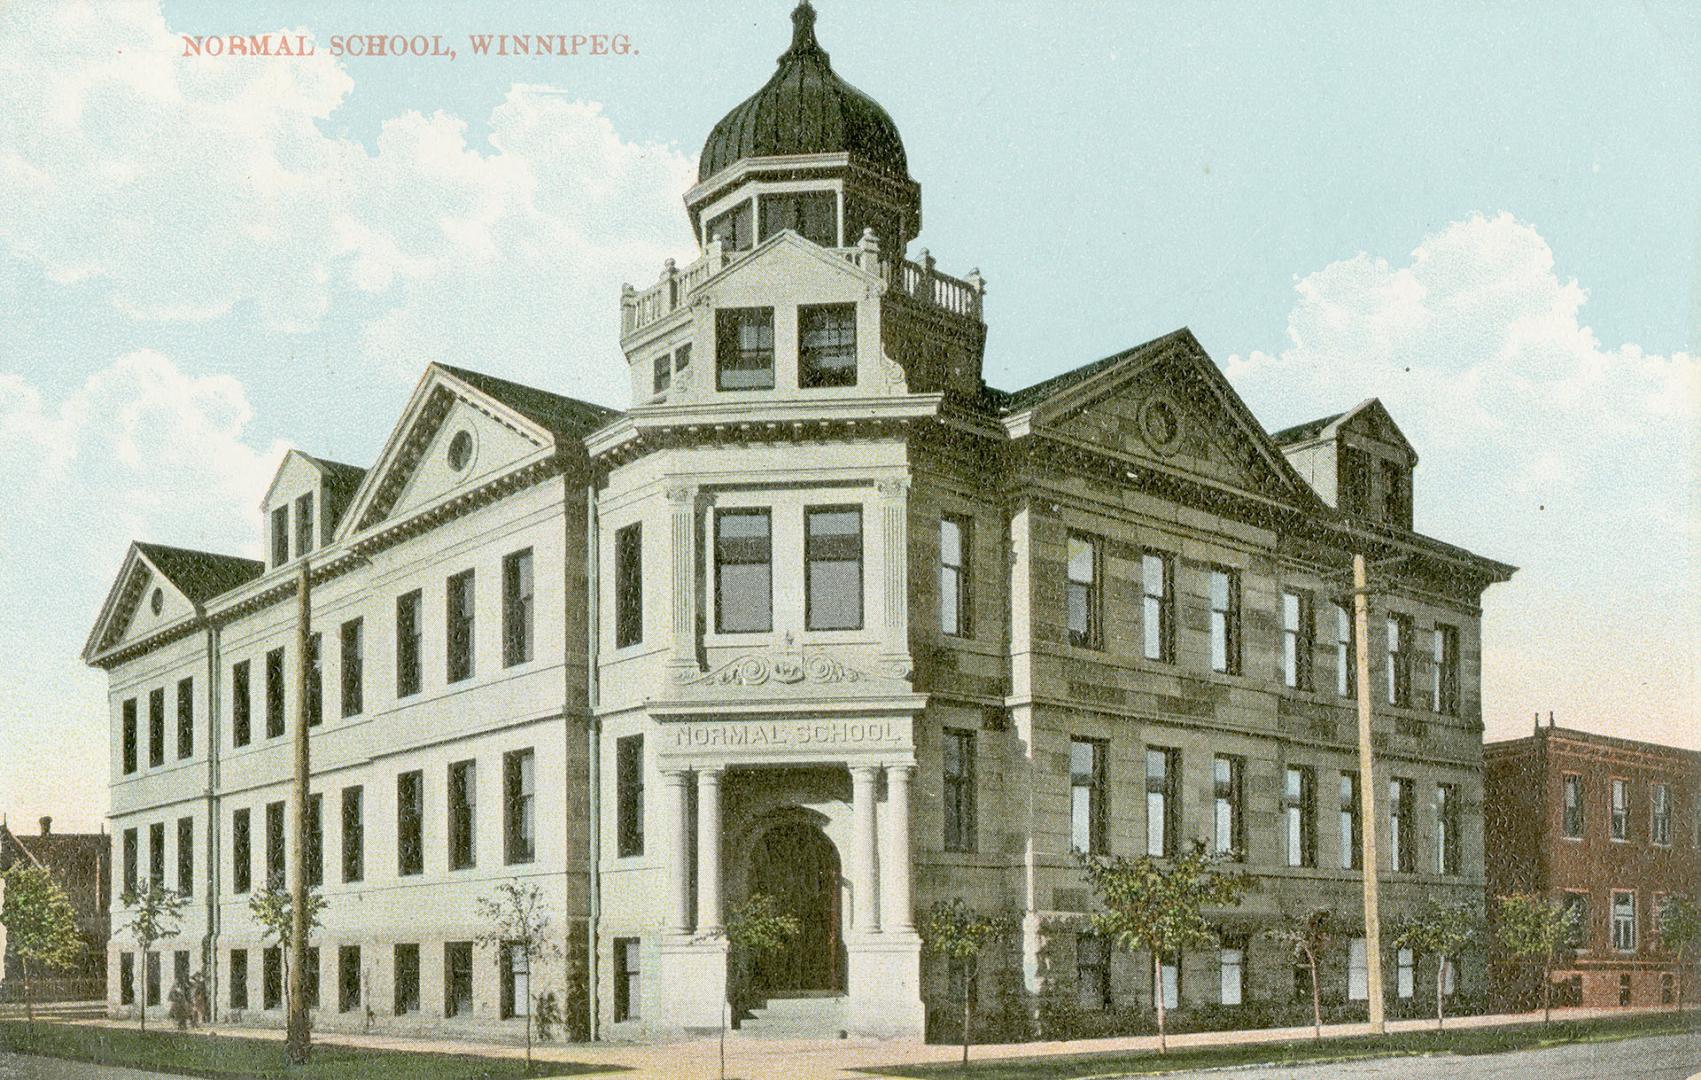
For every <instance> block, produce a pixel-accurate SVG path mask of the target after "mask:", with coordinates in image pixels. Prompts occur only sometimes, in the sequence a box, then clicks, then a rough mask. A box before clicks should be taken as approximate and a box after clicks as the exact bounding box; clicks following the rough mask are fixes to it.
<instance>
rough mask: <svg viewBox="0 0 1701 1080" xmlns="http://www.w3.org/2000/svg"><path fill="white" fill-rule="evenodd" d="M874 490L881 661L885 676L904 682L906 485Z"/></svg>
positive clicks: (906, 662) (907, 609) (896, 482)
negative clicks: (880, 571) (880, 570)
mask: <svg viewBox="0 0 1701 1080" xmlns="http://www.w3.org/2000/svg"><path fill="white" fill-rule="evenodd" d="M876 490H878V491H879V492H880V519H881V540H882V545H883V546H882V556H883V561H884V563H885V567H886V580H885V588H884V589H883V590H882V592H883V594H884V597H883V599H884V603H885V608H886V613H885V622H884V624H883V626H882V632H881V661H882V667H884V668H885V669H886V670H885V673H886V674H888V675H892V676H894V677H897V678H906V679H907V678H908V677H909V675H910V631H909V614H910V584H909V578H910V574H909V531H910V528H909V505H910V503H909V492H910V485H909V481H907V480H882V481H881V482H880V483H879V484H878V485H876Z"/></svg>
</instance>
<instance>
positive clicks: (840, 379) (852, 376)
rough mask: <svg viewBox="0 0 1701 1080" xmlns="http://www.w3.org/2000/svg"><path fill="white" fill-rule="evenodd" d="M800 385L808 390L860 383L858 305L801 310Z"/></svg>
mask: <svg viewBox="0 0 1701 1080" xmlns="http://www.w3.org/2000/svg"><path fill="white" fill-rule="evenodd" d="M797 335H798V356H797V384H798V385H799V386H801V387H803V388H804V389H806V390H809V389H815V388H817V387H823V386H855V385H856V305H855V304H823V305H819V306H816V307H803V308H799V309H798V311H797Z"/></svg>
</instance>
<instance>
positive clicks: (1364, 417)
mask: <svg viewBox="0 0 1701 1080" xmlns="http://www.w3.org/2000/svg"><path fill="white" fill-rule="evenodd" d="M1330 427H1331V428H1333V429H1334V430H1335V431H1345V432H1351V433H1352V434H1354V435H1360V436H1363V437H1364V438H1366V439H1369V440H1370V441H1372V442H1376V443H1381V444H1382V445H1384V446H1388V447H1394V448H1396V449H1398V450H1401V451H1403V452H1404V454H1405V456H1406V458H1407V461H1406V464H1407V465H1408V466H1411V465H1416V464H1417V451H1416V450H1414V449H1412V444H1411V441H1410V440H1409V439H1407V438H1406V433H1405V432H1403V431H1401V430H1400V425H1399V424H1396V423H1395V422H1394V417H1393V416H1391V415H1390V414H1389V412H1388V409H1387V407H1386V406H1384V405H1383V404H1382V401H1381V399H1379V398H1370V399H1369V400H1368V401H1363V402H1360V403H1359V404H1358V405H1356V406H1354V407H1353V408H1352V409H1351V410H1349V411H1347V412H1345V413H1342V414H1341V416H1340V418H1339V419H1337V420H1336V421H1335V422H1334V423H1333V424H1331V425H1330Z"/></svg>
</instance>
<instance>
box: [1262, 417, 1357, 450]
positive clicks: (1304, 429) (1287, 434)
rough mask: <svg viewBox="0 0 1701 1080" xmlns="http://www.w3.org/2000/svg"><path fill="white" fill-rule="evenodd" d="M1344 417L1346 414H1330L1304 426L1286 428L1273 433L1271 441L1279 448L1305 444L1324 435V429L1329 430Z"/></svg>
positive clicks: (1307, 422)
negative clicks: (1298, 443)
mask: <svg viewBox="0 0 1701 1080" xmlns="http://www.w3.org/2000/svg"><path fill="white" fill-rule="evenodd" d="M1343 415H1345V414H1344V413H1330V414H1329V415H1328V416H1320V417H1318V418H1317V419H1315V420H1307V421H1306V422H1305V423H1303V424H1295V425H1293V426H1292V427H1285V428H1283V429H1282V430H1280V431H1277V432H1274V433H1272V434H1271V435H1270V440H1271V441H1272V442H1274V443H1275V444H1276V445H1277V446H1287V445H1289V444H1290V443H1296V442H1305V441H1306V440H1308V439H1315V438H1316V437H1317V436H1318V435H1320V434H1322V433H1323V429H1324V428H1327V427H1328V426H1329V425H1330V424H1333V423H1334V422H1335V421H1337V420H1339V419H1340V418H1341V417H1342V416H1343Z"/></svg>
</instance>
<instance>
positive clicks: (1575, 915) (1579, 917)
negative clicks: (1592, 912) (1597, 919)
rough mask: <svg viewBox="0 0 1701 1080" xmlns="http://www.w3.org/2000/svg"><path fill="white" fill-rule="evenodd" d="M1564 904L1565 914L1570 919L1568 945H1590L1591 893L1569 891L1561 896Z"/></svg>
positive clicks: (1581, 947)
mask: <svg viewBox="0 0 1701 1080" xmlns="http://www.w3.org/2000/svg"><path fill="white" fill-rule="evenodd" d="M1560 903H1561V904H1562V905H1564V908H1565V914H1566V916H1567V917H1568V918H1569V919H1570V923H1569V926H1568V929H1569V930H1570V934H1569V936H1568V937H1567V938H1566V941H1565V943H1566V945H1567V946H1568V947H1570V948H1573V949H1586V948H1588V947H1589V894H1588V893H1586V892H1568V893H1566V894H1565V895H1564V896H1563V897H1561V898H1560Z"/></svg>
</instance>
